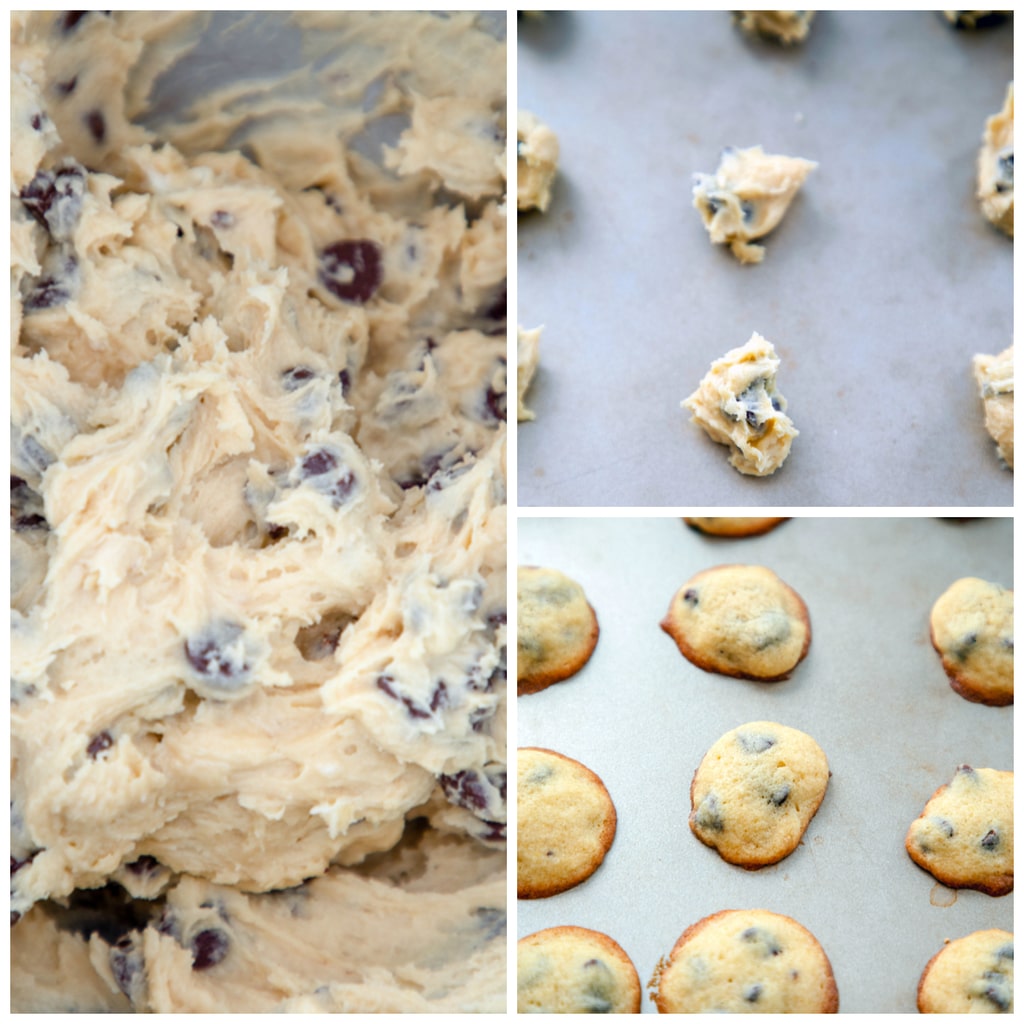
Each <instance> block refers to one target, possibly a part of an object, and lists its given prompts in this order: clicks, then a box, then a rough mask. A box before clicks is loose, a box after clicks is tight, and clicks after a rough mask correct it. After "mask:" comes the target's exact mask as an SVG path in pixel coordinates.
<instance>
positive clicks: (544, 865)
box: [516, 747, 617, 899]
mask: <svg viewBox="0 0 1024 1024" xmlns="http://www.w3.org/2000/svg"><path fill="white" fill-rule="evenodd" d="M518 759H519V768H518V772H517V775H516V779H517V781H518V790H517V808H518V825H517V832H518V844H517V857H518V874H517V880H518V893H519V898H520V899H538V898H544V897H547V896H555V895H557V894H558V893H560V892H565V891H566V890H567V889H572V888H573V887H574V886H577V885H579V884H580V883H581V882H585V881H586V880H587V879H588V878H589V877H590V876H591V875H592V874H593V873H594V872H595V871H596V870H597V869H598V868H599V867H600V866H601V864H602V863H603V861H604V858H605V854H607V852H608V850H609V849H610V847H611V845H612V842H613V841H614V839H615V830H616V824H617V815H616V813H615V805H614V804H613V803H612V798H611V796H609V794H608V790H607V789H606V788H605V785H604V783H603V782H602V781H601V779H600V778H599V777H598V776H597V774H596V773H595V772H593V771H592V770H591V769H590V768H588V767H587V766H586V765H584V764H581V763H580V762H579V761H575V760H573V759H572V758H571V757H566V756H565V755H564V754H559V753H556V752H555V751H553V750H544V749H542V748H540V747H522V748H520V750H519V755H518Z"/></svg>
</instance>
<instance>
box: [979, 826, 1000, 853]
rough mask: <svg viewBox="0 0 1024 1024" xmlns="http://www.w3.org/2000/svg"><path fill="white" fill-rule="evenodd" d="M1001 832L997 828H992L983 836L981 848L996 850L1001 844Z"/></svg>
mask: <svg viewBox="0 0 1024 1024" xmlns="http://www.w3.org/2000/svg"><path fill="white" fill-rule="evenodd" d="M999 841H1000V840H999V832H998V830H997V829H994V828H990V829H989V830H988V831H987V832H986V833H985V834H984V835H983V836H982V837H981V843H980V845H981V848H982V849H983V850H995V849H996V848H997V847H998V846H999Z"/></svg>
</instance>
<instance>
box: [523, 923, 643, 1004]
mask: <svg viewBox="0 0 1024 1024" xmlns="http://www.w3.org/2000/svg"><path fill="white" fill-rule="evenodd" d="M516 964H517V967H516V974H517V986H518V999H517V1007H518V1010H519V1012H520V1013H639V1012H640V998H641V991H640V978H639V977H638V976H637V973H636V968H635V967H634V966H633V961H632V960H630V958H629V956H628V955H627V953H626V951H625V950H624V949H623V948H622V947H621V946H620V945H619V944H618V943H617V942H616V941H615V940H614V939H612V938H611V937H609V936H608V935H605V934H604V933H603V932H598V931H593V930H592V929H590V928H578V927H576V926H575V925H562V926H559V927H555V928H545V929H544V930H543V931H539V932H534V933H533V934H532V935H527V936H525V937H524V938H522V939H520V940H519V943H518V946H517V950H516Z"/></svg>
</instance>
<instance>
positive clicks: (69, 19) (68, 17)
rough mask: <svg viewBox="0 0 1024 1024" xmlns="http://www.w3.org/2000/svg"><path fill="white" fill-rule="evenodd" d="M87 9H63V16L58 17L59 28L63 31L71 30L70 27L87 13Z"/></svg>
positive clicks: (72, 27)
mask: <svg viewBox="0 0 1024 1024" xmlns="http://www.w3.org/2000/svg"><path fill="white" fill-rule="evenodd" d="M88 13H89V12H88V11H65V12H64V16H63V17H62V18H61V19H60V27H61V30H62V31H63V32H65V33H67V32H71V31H72V29H74V28H75V26H76V25H77V24H78V23H79V22H80V21H81V20H82V19H83V18H84V17H85V16H86V15H87V14H88Z"/></svg>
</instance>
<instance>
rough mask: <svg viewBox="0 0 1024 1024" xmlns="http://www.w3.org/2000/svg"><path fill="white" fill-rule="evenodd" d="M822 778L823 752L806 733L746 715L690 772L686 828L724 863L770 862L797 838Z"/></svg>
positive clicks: (820, 793) (821, 789) (816, 801)
mask: <svg viewBox="0 0 1024 1024" xmlns="http://www.w3.org/2000/svg"><path fill="white" fill-rule="evenodd" d="M828 777H829V770H828V760H827V759H826V757H825V752H824V751H823V750H822V749H821V747H819V746H818V744H817V743H816V742H815V741H814V740H813V739H812V738H811V737H810V736H808V735H807V734H806V733H804V732H801V731H800V730H799V729H792V728H790V727H788V726H785V725H779V724H778V723H776V722H748V723H747V724H746V725H741V726H739V727H738V728H736V729H733V730H731V731H730V732H727V733H726V734H725V735H724V736H723V737H722V738H721V739H719V740H718V741H717V742H716V743H714V744H713V745H712V746H711V748H710V749H709V750H708V752H707V753H706V754H705V755H704V757H703V759H702V760H701V763H700V766H699V767H698V768H697V771H696V772H695V773H694V776H693V782H692V783H691V785H690V807H691V811H690V830H691V831H692V832H693V834H694V835H695V836H696V837H697V838H698V839H699V840H700V841H701V842H702V843H704V844H705V845H706V846H710V847H712V848H713V849H715V850H717V851H718V853H719V855H720V856H721V857H722V859H723V860H726V861H728V862H729V863H730V864H739V865H740V866H741V867H745V868H759V867H763V866H764V865H766V864H775V863H777V862H778V861H780V860H782V859H783V858H784V857H788V856H789V854H790V853H792V852H793V850H795V849H796V847H797V845H798V844H799V842H800V840H801V839H802V838H803V835H804V832H806V831H807V826H808V825H809V824H810V822H811V819H812V818H813V817H814V815H815V814H816V813H817V811H818V808H819V807H820V806H821V801H822V800H823V799H824V798H825V790H826V789H827V787H828Z"/></svg>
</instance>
